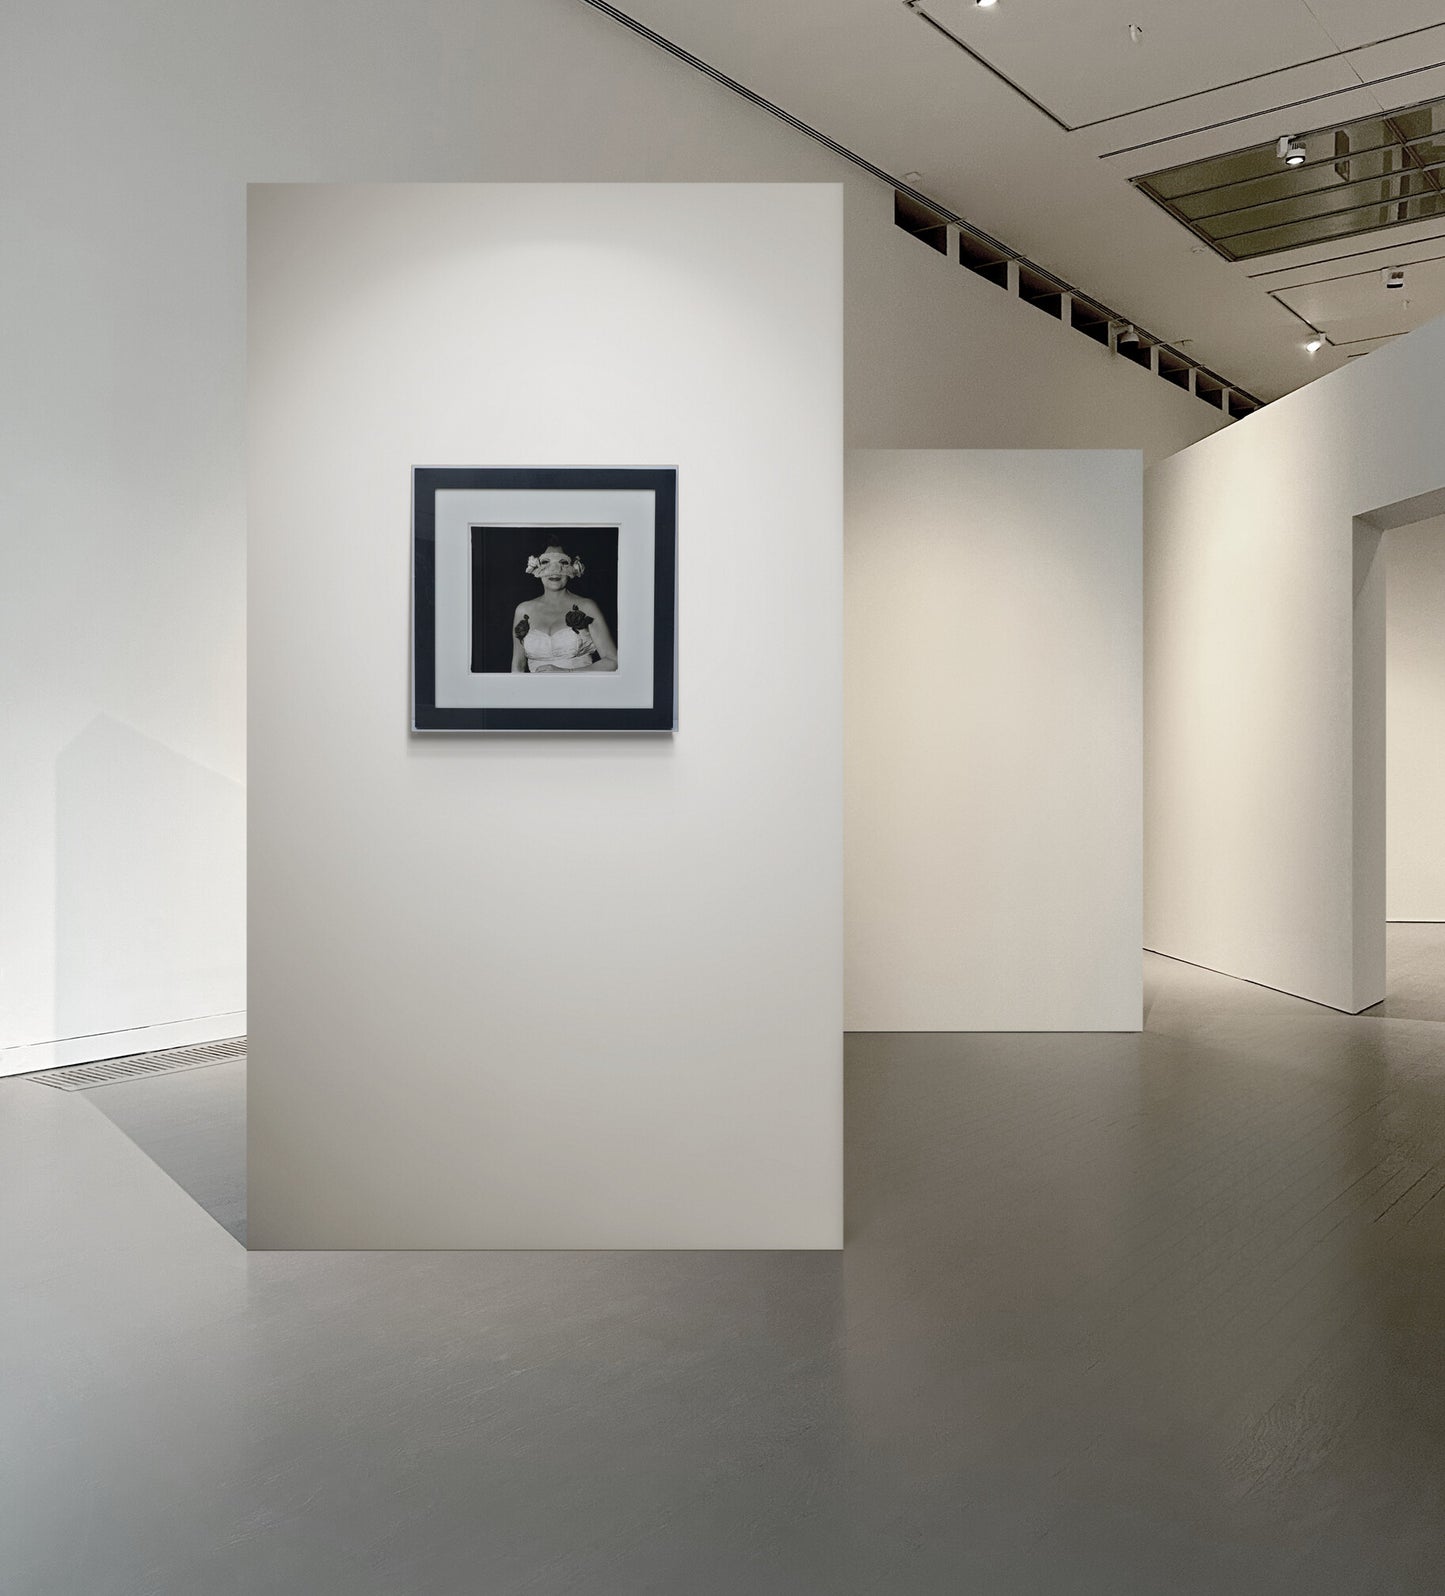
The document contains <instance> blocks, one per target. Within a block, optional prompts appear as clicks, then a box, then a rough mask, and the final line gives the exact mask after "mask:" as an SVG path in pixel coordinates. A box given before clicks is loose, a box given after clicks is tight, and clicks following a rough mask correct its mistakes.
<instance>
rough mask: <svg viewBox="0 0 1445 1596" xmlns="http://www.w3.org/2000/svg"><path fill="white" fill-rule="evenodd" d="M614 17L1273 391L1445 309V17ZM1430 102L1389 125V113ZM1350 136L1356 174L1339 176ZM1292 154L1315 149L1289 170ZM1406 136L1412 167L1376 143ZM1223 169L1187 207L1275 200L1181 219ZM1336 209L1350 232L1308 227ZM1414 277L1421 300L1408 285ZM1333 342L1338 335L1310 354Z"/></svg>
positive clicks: (1314, 4)
mask: <svg viewBox="0 0 1445 1596" xmlns="http://www.w3.org/2000/svg"><path fill="white" fill-rule="evenodd" d="M592 3H596V0H592ZM604 9H612V10H615V11H620V12H622V13H623V14H625V15H626V16H628V17H630V18H632V19H633V20H635V21H636V22H639V23H641V24H643V25H644V26H645V27H647V28H650V29H652V30H654V31H655V32H656V33H658V34H660V35H661V36H662V37H663V38H664V39H666V40H668V41H670V42H671V43H672V44H674V45H676V46H678V47H679V48H681V49H682V50H685V51H687V52H688V53H690V54H692V55H694V56H696V57H698V58H700V59H701V60H702V61H704V62H706V63H707V64H708V65H709V66H711V67H713V68H715V69H716V70H717V71H718V72H721V73H723V74H726V75H727V76H728V77H730V78H733V79H735V80H737V81H738V82H739V83H741V84H743V85H745V86H746V87H747V88H748V89H750V90H752V91H754V92H755V93H756V94H758V95H761V96H762V97H763V98H765V99H767V100H770V101H772V102H773V103H774V104H775V105H777V106H779V107H781V108H782V109H784V110H785V111H787V112H789V113H790V114H791V115H792V116H794V117H797V118H798V119H799V120H801V121H802V122H804V123H806V124H808V125H809V126H810V127H812V128H815V129H817V130H818V131H819V132H821V133H824V134H826V135H827V136H828V137H829V138H830V139H833V140H836V141H837V142H838V143H839V144H841V145H843V146H845V147H846V148H847V149H849V150H851V151H853V152H855V153H856V154H858V155H859V156H862V157H863V158H864V159H866V160H867V161H869V162H871V163H873V164H875V165H876V166H878V167H880V168H882V169H883V170H884V171H885V172H887V173H889V174H891V175H893V176H894V177H897V178H899V179H902V178H903V177H904V174H907V173H916V174H917V175H916V176H914V177H912V178H910V179H909V185H910V186H911V187H912V188H913V189H915V190H917V191H918V192H920V193H922V194H924V195H926V196H927V197H928V198H930V199H932V200H934V201H936V202H937V203H938V204H939V205H940V206H942V207H944V208H946V209H947V210H949V211H951V212H954V213H956V214H958V215H960V216H962V217H964V218H966V220H967V221H969V222H970V223H972V224H974V225H975V226H977V227H979V228H982V229H983V230H984V231H985V232H987V233H989V234H991V235H993V236H994V237H996V238H998V239H1000V240H1002V241H1003V242H1004V243H1006V244H1007V245H1008V246H1009V247H1010V248H1011V249H1014V250H1017V251H1019V252H1020V253H1021V254H1023V255H1025V256H1027V257H1029V258H1030V259H1032V260H1033V261H1035V262H1037V263H1038V264H1039V265H1040V266H1042V267H1044V268H1046V269H1047V270H1049V271H1052V272H1055V273H1057V274H1058V275H1059V276H1061V277H1063V278H1065V279H1067V280H1068V281H1070V282H1072V283H1074V284H1076V285H1077V286H1078V287H1079V288H1080V289H1082V290H1084V291H1086V292H1087V293H1090V294H1092V295H1095V296H1097V297H1098V298H1099V299H1100V300H1101V301H1103V302H1105V303H1107V304H1108V305H1110V306H1111V307H1113V308H1114V309H1116V310H1118V311H1119V312H1120V313H1121V314H1122V315H1124V316H1126V317H1128V318H1130V319H1132V320H1134V321H1136V322H1137V323H1138V324H1139V325H1140V326H1144V327H1148V328H1149V329H1150V330H1151V331H1153V332H1154V333H1155V334H1157V335H1158V336H1159V337H1161V338H1163V339H1164V340H1166V341H1167V342H1169V343H1171V344H1174V345H1176V346H1181V347H1183V348H1184V349H1186V350H1187V351H1188V354H1189V355H1190V357H1191V358H1193V359H1197V360H1198V361H1200V362H1201V363H1202V364H1204V365H1206V366H1209V367H1212V368H1213V369H1214V370H1215V371H1217V372H1219V373H1221V374H1222V375H1223V376H1225V377H1226V378H1228V379H1229V380H1231V381H1232V382H1235V383H1237V384H1238V385H1239V386H1241V387H1243V388H1245V389H1247V390H1250V391H1252V392H1253V393H1255V394H1257V395H1259V396H1260V397H1262V398H1266V399H1268V398H1275V397H1277V396H1278V395H1280V394H1282V393H1286V392H1288V391H1289V390H1290V389H1292V388H1295V387H1298V386H1299V385H1300V384H1301V383H1304V382H1307V381H1309V380H1310V379H1311V378H1312V377H1316V376H1319V375H1321V374H1322V373H1324V372H1326V371H1329V370H1333V369H1334V368H1335V367H1337V366H1339V365H1342V364H1343V363H1344V362H1345V361H1346V360H1347V359H1349V358H1351V357H1354V356H1358V355H1361V354H1367V353H1369V351H1370V350H1372V349H1375V348H1378V347H1379V346H1380V344H1381V343H1383V342H1387V341H1388V340H1389V339H1390V338H1392V337H1397V336H1399V334H1401V333H1402V332H1406V331H1408V330H1409V329H1410V328H1411V327H1414V326H1418V325H1419V324H1420V323H1421V322H1423V321H1425V320H1428V319H1429V318H1430V317H1431V316H1433V315H1437V314H1439V313H1441V311H1442V310H1445V198H1442V196H1445V175H1442V173H1441V172H1439V171H1432V170H1426V168H1429V167H1430V164H1431V161H1432V160H1440V159H1445V149H1442V148H1440V146H1441V145H1442V143H1445V0H1368V3H1366V0H1208V3H1207V4H1206V3H1202V0H997V3H996V4H993V5H986V6H980V5H977V4H975V0H728V3H727V4H724V5H708V6H705V5H699V4H698V3H697V0H616V4H612V5H609V6H607V7H604ZM1430 102H1441V103H1439V104H1433V105H1432V104H1431V103H1430ZM1407 108H1411V109H1412V114H1411V116H1410V117H1404V118H1396V119H1393V120H1394V128H1393V131H1392V130H1391V119H1389V118H1388V117H1387V115H1386V113H1390V112H1394V111H1401V112H1403V111H1405V110H1406V109H1407ZM1371 128H1373V129H1374V130H1376V131H1377V132H1378V133H1379V137H1372V136H1371V135H1370V131H1369V130H1370V129H1371ZM1341 130H1347V131H1346V139H1347V141H1348V145H1349V148H1348V150H1344V149H1343V147H1341V153H1343V154H1344V155H1345V156H1347V157H1352V158H1353V165H1351V164H1349V161H1348V160H1347V161H1346V164H1345V166H1344V167H1343V169H1342V170H1341V171H1336V170H1335V166H1336V154H1337V144H1336V135H1337V134H1338V133H1339V132H1340V131H1341ZM1285 136H1290V137H1292V138H1296V139H1300V140H1302V142H1303V144H1304V147H1305V150H1306V160H1305V163H1304V164H1303V166H1302V167H1301V168H1299V169H1298V170H1297V171H1296V170H1291V171H1290V173H1289V175H1288V176H1287V177H1286V176H1284V175H1283V174H1284V173H1285V166H1284V162H1283V159H1282V158H1281V157H1280V156H1279V155H1278V154H1277V153H1274V151H1275V147H1276V141H1277V140H1279V139H1281V138H1283V137H1285ZM1386 144H1389V145H1392V146H1393V147H1394V149H1395V150H1397V151H1398V152H1399V153H1388V154H1381V153H1379V151H1377V150H1375V149H1374V146H1377V145H1386ZM1412 145H1413V146H1414V148H1413V149H1412V148H1411V146H1412ZM1367 146H1370V153H1366V147H1367ZM1218 157H1231V158H1232V160H1233V165H1232V166H1231V165H1230V163H1229V162H1226V163H1225V164H1224V165H1223V166H1221V167H1220V168H1219V169H1218V170H1217V172H1216V171H1213V170H1211V168H1210V166H1208V165H1205V166H1202V167H1201V168H1200V172H1199V174H1197V175H1199V177H1200V181H1199V182H1198V183H1197V184H1196V183H1194V182H1193V181H1192V176H1191V178H1190V181H1189V182H1188V183H1181V182H1177V181H1176V182H1174V183H1173V185H1172V194H1173V195H1174V196H1178V195H1179V194H1182V193H1186V192H1194V191H1195V190H1206V189H1209V188H1211V187H1214V186H1217V185H1216V184H1215V178H1216V176H1217V177H1219V179H1220V180H1221V181H1222V182H1225V183H1227V182H1230V181H1233V180H1236V179H1237V178H1239V177H1249V176H1252V175H1253V176H1257V177H1258V179H1259V180H1261V181H1263V182H1264V183H1265V186H1264V187H1263V188H1261V189H1259V190H1257V191H1249V190H1247V189H1246V188H1244V187H1241V188H1239V189H1237V190H1233V191H1226V192H1225V194H1224V195H1222V196H1220V197H1219V198H1218V199H1217V200H1216V199H1215V198H1211V197H1206V198H1203V199H1200V200H1196V201H1193V202H1186V203H1185V204H1183V205H1181V204H1178V203H1172V204H1165V203H1161V200H1162V199H1166V198H1167V197H1168V196H1166V195H1165V194H1164V193H1162V192H1161V190H1169V189H1170V188H1171V180H1170V178H1169V174H1170V173H1172V172H1173V169H1175V168H1180V167H1193V166H1195V165H1196V164H1198V163H1211V162H1213V161H1214V160H1215V158H1218ZM1276 173H1278V174H1280V175H1279V176H1275V174H1276ZM1151 175H1152V179H1151ZM1146 179H1151V180H1152V186H1153V194H1152V197H1151V191H1150V185H1149V183H1148V182H1145V181H1141V180H1146ZM1347 183H1349V184H1355V185H1357V186H1352V187H1349V188H1346V189H1344V192H1343V193H1342V194H1339V195H1336V196H1334V197H1327V198H1320V197H1318V196H1317V195H1313V196H1312V195H1311V194H1310V193H1309V192H1308V190H1310V189H1312V188H1320V187H1323V188H1335V187H1340V188H1344V185H1345V184H1347ZM1231 193H1232V196H1233V197H1234V198H1238V197H1239V195H1241V194H1246V193H1247V194H1248V198H1247V200H1246V203H1248V204H1254V203H1260V204H1261V210H1260V212H1259V213H1258V216H1259V218H1261V219H1262V223H1261V225H1260V227H1259V228H1258V230H1257V231H1256V230H1255V229H1254V218H1250V217H1248V216H1246V217H1240V216H1238V215H1235V216H1233V217H1232V218H1229V219H1227V220H1220V221H1219V222H1217V223H1210V222H1208V221H1206V222H1205V224H1204V225H1200V216H1199V215H1198V214H1196V215H1194V216H1186V215H1184V214H1182V213H1183V212H1185V211H1188V210H1190V209H1191V208H1192V209H1193V210H1194V211H1195V212H1196V213H1198V212H1201V211H1209V210H1212V209H1213V208H1214V207H1215V205H1216V203H1218V204H1224V203H1226V202H1228V200H1229V199H1230V198H1231ZM1356 200H1358V201H1359V203H1358V204H1354V203H1351V202H1353V201H1356ZM1271 205H1272V206H1273V207H1274V208H1272V209H1271V208H1269V207H1270V206H1271ZM1325 212H1334V213H1337V216H1342V217H1343V218H1344V219H1343V220H1338V219H1326V220H1325V221H1322V222H1320V223H1318V224H1317V225H1315V226H1301V225H1300V224H1301V223H1305V222H1308V221H1310V220H1311V219H1312V218H1314V217H1317V216H1320V215H1321V214H1322V213H1325ZM1264 223H1267V224H1269V228H1268V230H1267V229H1266V227H1265V226H1264V225H1263V224H1264ZM1221 241H1222V242H1221ZM1230 256H1237V257H1238V258H1235V259H1231V258H1228V257H1230ZM1399 267H1403V268H1405V272H1406V278H1405V286H1404V287H1403V288H1388V287H1387V286H1386V285H1385V275H1384V272H1385V269H1386V268H1399ZM1316 330H1317V331H1318V332H1320V333H1323V334H1324V335H1325V337H1326V338H1327V339H1328V342H1327V343H1325V345H1324V346H1323V347H1322V348H1320V349H1319V350H1318V351H1317V352H1316V353H1314V354H1310V353H1308V352H1307V351H1306V349H1305V347H1304V346H1305V342H1306V340H1307V339H1310V338H1311V337H1312V333H1313V332H1314V331H1316Z"/></svg>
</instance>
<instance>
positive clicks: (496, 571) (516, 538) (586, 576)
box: [472, 526, 622, 671]
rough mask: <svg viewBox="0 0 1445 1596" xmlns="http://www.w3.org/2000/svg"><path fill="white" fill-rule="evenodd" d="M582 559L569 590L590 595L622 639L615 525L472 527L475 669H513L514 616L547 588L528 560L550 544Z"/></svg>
mask: <svg viewBox="0 0 1445 1596" xmlns="http://www.w3.org/2000/svg"><path fill="white" fill-rule="evenodd" d="M553 543H556V544H558V545H559V546H560V547H562V548H564V549H566V551H567V552H568V554H570V555H571V556H572V558H573V559H574V560H581V562H582V565H583V575H582V576H581V577H580V578H579V579H578V580H576V581H573V582H569V583H568V584H567V591H568V592H569V593H575V594H577V595H578V596H579V597H580V598H590V599H591V600H592V601H593V603H595V604H596V605H597V607H598V608H599V609H600V610H601V611H602V619H603V620H604V621H606V622H607V629H608V630H609V631H610V632H611V633H612V637H613V641H614V642H616V643H617V653H618V658H619V659H620V658H621V655H622V644H621V640H620V639H619V638H618V636H617V528H616V527H615V526H579V527H571V526H555V527H536V526H474V527H473V528H472V669H473V670H474V671H510V670H511V668H512V616H513V614H514V613H515V612H516V608H517V606H518V605H519V604H520V603H522V602H523V600H525V599H538V598H541V597H542V594H543V591H544V589H543V587H542V584H541V583H540V582H539V581H538V580H537V578H536V577H535V576H528V575H527V560H528V558H529V557H530V556H531V555H533V554H540V553H541V552H542V551H543V550H544V549H545V548H547V547H548V546H549V545H550V544H553Z"/></svg>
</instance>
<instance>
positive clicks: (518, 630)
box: [493, 615, 532, 643]
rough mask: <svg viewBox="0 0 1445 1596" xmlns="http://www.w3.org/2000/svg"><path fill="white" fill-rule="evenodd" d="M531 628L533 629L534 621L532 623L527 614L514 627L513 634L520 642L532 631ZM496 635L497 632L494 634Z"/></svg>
mask: <svg viewBox="0 0 1445 1596" xmlns="http://www.w3.org/2000/svg"><path fill="white" fill-rule="evenodd" d="M531 630H532V623H531V621H529V620H528V619H527V617H526V616H525V615H524V616H523V617H522V618H521V620H520V621H518V622H517V624H516V625H515V626H514V627H513V628H512V632H513V635H514V636H515V637H516V639H517V641H518V642H519V643H520V642H521V641H522V639H523V638H524V637H525V636H526V635H527V633H528V632H530V631H531ZM495 635H496V634H495V633H493V636H495Z"/></svg>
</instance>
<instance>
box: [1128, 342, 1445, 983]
mask: <svg viewBox="0 0 1445 1596" xmlns="http://www.w3.org/2000/svg"><path fill="white" fill-rule="evenodd" d="M1442 488H1445V321H1435V322H1431V323H1429V324H1427V325H1426V326H1424V327H1422V328H1420V329H1419V330H1418V331H1416V332H1414V333H1411V334H1410V335H1409V336H1408V337H1405V338H1402V339H1400V340H1398V341H1397V342H1395V343H1393V344H1391V345H1389V346H1388V347H1386V348H1384V349H1380V350H1377V351H1375V352H1374V353H1373V354H1371V355H1369V356H1367V357H1366V358H1364V359H1361V360H1357V361H1354V362H1352V363H1351V364H1350V365H1349V366H1346V367H1345V368H1343V369H1342V370H1340V371H1337V372H1334V373H1332V374H1331V375H1330V376H1327V377H1324V378H1322V379H1321V380H1320V381H1319V382H1316V383H1312V384H1311V385H1310V386H1309V387H1307V388H1302V389H1300V390H1298V391H1297V392H1295V393H1293V394H1290V395H1289V396H1288V397H1287V398H1285V399H1282V400H1280V401H1278V402H1277V403H1275V404H1273V405H1270V406H1269V407H1268V409H1266V410H1262V411H1260V412H1259V413H1258V414H1256V415H1254V416H1251V417H1249V418H1248V419H1246V420H1245V421H1242V422H1240V423H1238V424H1237V425H1235V426H1233V427H1231V428H1229V429H1228V430H1227V431H1226V432H1223V433H1220V434H1218V435H1217V436H1215V437H1212V438H1208V439H1206V440H1204V441H1203V442H1202V443H1198V444H1195V445H1194V446H1193V447H1192V448H1190V449H1186V450H1185V451H1183V452H1182V453H1181V454H1178V455H1175V456H1174V457H1172V458H1171V459H1168V460H1165V461H1163V462H1161V463H1159V464H1156V465H1155V466H1153V467H1152V468H1151V469H1150V470H1149V471H1148V472H1147V474H1146V487H1145V512H1144V527H1145V562H1144V568H1145V593H1144V614H1145V617H1146V630H1145V752H1146V760H1145V833H1144V834H1145V867H1144V882H1145V944H1146V946H1148V947H1150V948H1153V949H1155V950H1157V951H1158V952H1160V953H1166V954H1170V955H1172V956H1174V957H1177V958H1181V959H1188V960H1190V961H1191V962H1192V963H1195V964H1202V965H1206V966H1208V967H1209V968H1210V969H1215V970H1222V971H1224V972H1225V973H1226V974H1229V975H1236V976H1243V977H1245V978H1246V979H1248V980H1251V981H1257V982H1260V983H1261V984H1263V985H1265V986H1272V987H1278V988H1279V989H1281V990H1282V991H1286V992H1292V993H1295V994H1297V995H1298V996H1300V997H1306V998H1312V999H1314V1000H1316V1001H1318V1002H1321V1003H1326V1004H1329V1005H1331V1006H1332V1007H1334V1008H1339V1009H1344V1010H1348V1011H1350V1012H1356V1011H1358V1010H1360V1009H1362V1008H1366V1007H1368V1006H1369V1005H1370V1004H1372V1003H1375V1002H1378V1001H1379V1000H1380V998H1382V997H1383V996H1384V979H1385V970H1384V922H1385V913H1386V904H1385V791H1386V788H1385V669H1384V664H1385V573H1384V565H1385V560H1384V559H1383V558H1382V557H1381V553H1380V549H1381V540H1382V538H1389V537H1392V536H1394V533H1393V532H1382V531H1381V530H1380V529H1381V528H1382V527H1387V526H1392V525H1393V526H1398V525H1401V524H1404V523H1407V522H1408V521H1410V520H1417V519H1420V518H1422V516H1423V515H1424V514H1426V513H1438V510H1439V504H1438V502H1437V499H1436V496H1437V495H1438V492H1439V490H1440V489H1442ZM1410 501H1414V503H1413V505H1412V503H1411V502H1410Z"/></svg>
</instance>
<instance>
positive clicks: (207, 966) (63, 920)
mask: <svg viewBox="0 0 1445 1596" xmlns="http://www.w3.org/2000/svg"><path fill="white" fill-rule="evenodd" d="M245 806H246V797H245V790H244V788H243V787H242V786H241V784H240V783H239V782H235V781H232V780H231V779H230V778H229V777H226V776H222V775H220V774H219V773H218V772H216V771H214V770H210V769H208V768H207V767H206V766H204V765H200V764H197V763H196V761H195V760H193V759H188V758H186V757H185V756H184V755H181V754H178V753H176V752H175V751H174V750H173V749H170V748H167V747H166V746H165V745H164V744H162V743H159V742H157V741H156V740H155V739H154V738H152V737H146V736H144V735H143V734H142V733H140V732H138V731H136V730H135V729H134V728H132V727H130V726H126V725H123V724H121V723H120V722H119V721H116V720H113V719H111V718H110V717H109V716H107V715H100V716H97V717H96V718H95V719H94V720H93V721H91V722H90V724H89V725H88V726H86V728H85V730H84V731H82V732H81V733H80V734H79V735H78V736H77V737H76V738H75V739H74V740H73V741H72V742H70V743H69V744H67V746H66V747H65V748H64V749H63V750H62V752H61V754H60V756H59V758H58V759H57V760H56V768H55V839H56V873H55V911H56V913H55V1035H56V1036H57V1037H75V1036H87V1035H93V1034H96V1033H99V1032H106V1031H119V1030H126V1029H129V1028H131V1027H134V1026H140V1025H158V1024H164V1023H167V1022H169V1021H174V1020H183V1019H191V1018H194V1017H198V1016H201V1015H209V1014H224V1013H229V1012H231V1011H232V1010H236V1009H241V1008H244V1007H245V992H246V970H245V947H246V940H245V938H246V925H245V904H246V896H245V836H246V826H245V813H246V808H245Z"/></svg>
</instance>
